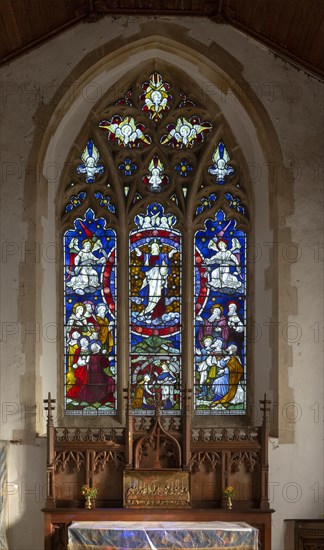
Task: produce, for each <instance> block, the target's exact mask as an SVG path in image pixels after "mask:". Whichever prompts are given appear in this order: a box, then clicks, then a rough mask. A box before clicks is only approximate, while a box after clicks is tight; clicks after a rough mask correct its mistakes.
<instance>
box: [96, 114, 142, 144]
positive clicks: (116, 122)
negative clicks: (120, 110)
mask: <svg viewBox="0 0 324 550" xmlns="http://www.w3.org/2000/svg"><path fill="white" fill-rule="evenodd" d="M99 128H101V129H102V130H107V131H108V140H110V141H117V143H118V145H120V146H121V147H138V146H139V145H140V144H141V143H142V144H144V145H150V143H151V138H150V137H149V136H148V135H146V134H144V129H145V127H144V125H143V124H135V120H134V118H133V117H131V116H126V117H125V118H121V117H120V116H118V115H116V116H114V117H113V118H112V119H111V121H109V120H102V121H101V122H100V124H99Z"/></svg>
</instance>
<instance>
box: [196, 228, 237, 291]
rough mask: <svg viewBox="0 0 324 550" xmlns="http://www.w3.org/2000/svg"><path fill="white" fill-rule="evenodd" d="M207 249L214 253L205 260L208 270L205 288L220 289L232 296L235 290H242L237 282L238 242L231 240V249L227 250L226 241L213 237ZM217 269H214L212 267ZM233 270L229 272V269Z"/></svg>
mask: <svg viewBox="0 0 324 550" xmlns="http://www.w3.org/2000/svg"><path fill="white" fill-rule="evenodd" d="M208 248H210V249H212V250H215V251H216V253H215V254H214V255H213V256H212V257H211V258H205V264H206V265H207V270H208V282H207V283H206V284H207V286H209V287H210V288H212V289H214V290H218V289H222V290H223V291H224V292H226V293H229V294H232V293H233V292H234V291H235V290H243V283H242V282H241V281H240V280H239V278H240V273H241V268H240V260H239V257H240V248H241V245H240V242H239V240H238V239H236V238H234V239H232V247H231V248H230V249H229V248H228V241H227V239H224V238H219V237H215V238H213V239H212V240H211V241H210V243H209V244H208ZM215 265H216V266H217V267H214V266H215ZM232 266H233V267H234V270H231V267H232Z"/></svg>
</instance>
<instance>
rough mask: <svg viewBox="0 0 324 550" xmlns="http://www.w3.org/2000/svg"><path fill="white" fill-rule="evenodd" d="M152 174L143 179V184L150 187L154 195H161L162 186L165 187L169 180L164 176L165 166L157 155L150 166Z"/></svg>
mask: <svg viewBox="0 0 324 550" xmlns="http://www.w3.org/2000/svg"><path fill="white" fill-rule="evenodd" d="M148 170H149V172H150V175H149V176H144V177H143V183H145V185H148V186H149V189H150V191H152V192H153V193H160V192H161V187H162V185H165V184H166V183H167V182H168V180H169V178H168V177H167V176H163V170H164V166H163V164H162V162H161V161H160V159H159V157H158V156H157V155H154V157H153V158H152V160H151V162H150V164H149V165H148Z"/></svg>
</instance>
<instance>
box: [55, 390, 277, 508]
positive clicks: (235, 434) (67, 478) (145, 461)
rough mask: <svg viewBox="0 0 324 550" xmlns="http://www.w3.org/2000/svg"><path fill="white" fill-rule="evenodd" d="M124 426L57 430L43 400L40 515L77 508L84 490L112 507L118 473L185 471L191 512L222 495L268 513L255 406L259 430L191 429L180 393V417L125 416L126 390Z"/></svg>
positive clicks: (118, 497) (264, 440) (118, 492)
mask: <svg viewBox="0 0 324 550" xmlns="http://www.w3.org/2000/svg"><path fill="white" fill-rule="evenodd" d="M125 394H126V400H127V417H126V426H125V427H120V428H104V427H98V428H67V427H64V428H61V427H55V426H54V424H53V418H52V411H53V410H54V403H55V401H54V400H53V399H51V395H50V394H49V395H48V399H46V400H45V405H46V410H47V411H48V422H47V500H46V507H47V508H55V507H78V506H83V499H82V496H81V493H80V489H81V486H82V485H83V484H84V483H87V484H89V485H95V486H97V487H98V488H99V498H98V502H97V505H98V506H100V507H120V506H122V502H123V472H124V470H154V469H155V470H162V469H163V470H165V469H168V468H170V469H181V470H186V471H189V472H190V476H191V504H192V506H193V507H207V508H208V507H212V508H215V507H216V508H217V507H219V508H223V507H225V504H226V503H225V500H224V497H223V492H224V489H225V487H226V486H228V485H231V486H233V487H234V489H235V491H236V497H235V507H236V509H242V510H249V509H259V510H269V500H268V448H267V444H268V413H269V408H270V402H269V401H268V400H267V399H266V396H264V400H262V401H260V405H261V410H262V415H263V420H262V424H261V426H256V427H255V426H246V427H233V428H229V427H226V428H218V427H214V428H194V429H193V428H191V425H190V419H191V417H190V412H189V411H190V399H191V391H190V390H187V389H184V390H183V407H182V410H183V414H182V416H179V417H170V416H169V417H168V416H161V413H160V406H161V404H160V403H158V402H157V403H156V404H155V415H154V416H153V417H152V416H150V417H140V416H133V414H132V409H131V403H130V391H129V390H125Z"/></svg>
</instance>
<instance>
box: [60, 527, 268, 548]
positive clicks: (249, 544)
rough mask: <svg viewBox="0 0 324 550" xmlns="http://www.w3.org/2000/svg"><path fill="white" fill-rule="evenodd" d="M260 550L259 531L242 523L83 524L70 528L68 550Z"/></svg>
mask: <svg viewBox="0 0 324 550" xmlns="http://www.w3.org/2000/svg"><path fill="white" fill-rule="evenodd" d="M107 548H109V550H113V549H114V550H123V549H125V548H127V549H132V548H137V549H140V550H157V549H162V548H165V549H167V548H181V549H183V550H189V549H190V550H191V549H192V548H199V549H201V550H204V549H207V548H209V549H210V548H212V549H214V550H220V549H223V548H232V549H236V550H239V549H241V550H243V549H244V550H257V549H258V530H257V529H256V528H254V527H252V526H250V525H248V524H247V523H243V522H237V523H233V522H221V521H210V522H208V521H207V522H194V521H192V522H177V521H174V522H173V521H147V522H145V521H143V522H141V523H139V522H137V521H95V522H89V521H80V522H74V523H72V524H71V525H70V526H69V527H68V550H107Z"/></svg>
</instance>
